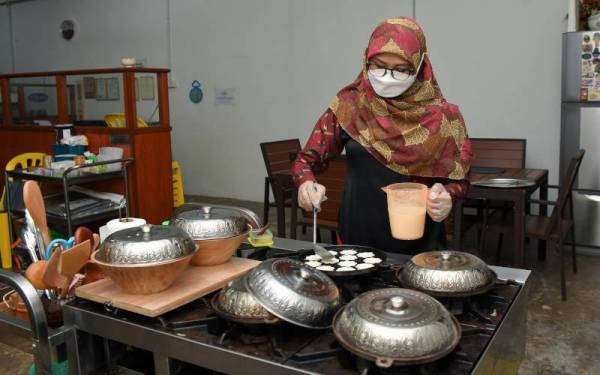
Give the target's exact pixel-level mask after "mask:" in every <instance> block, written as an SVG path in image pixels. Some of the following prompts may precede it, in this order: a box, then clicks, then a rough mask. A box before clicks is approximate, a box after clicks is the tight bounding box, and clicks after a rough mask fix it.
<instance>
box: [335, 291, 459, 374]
mask: <svg viewBox="0 0 600 375" xmlns="http://www.w3.org/2000/svg"><path fill="white" fill-rule="evenodd" d="M333 331H334V333H335V336H336V338H337V339H338V341H339V342H340V343H341V344H342V346H344V347H345V348H346V349H348V350H350V351H352V352H354V353H355V354H358V355H359V356H361V357H363V358H367V359H370V360H374V361H376V364H377V365H378V366H380V367H389V366H391V365H393V364H417V363H425V362H429V361H434V360H436V359H438V358H441V357H443V356H444V355H446V354H448V353H449V352H451V351H452V350H453V349H454V347H455V346H456V345H457V344H458V341H459V339H460V326H459V325H458V322H457V321H456V319H455V318H454V317H453V316H452V315H451V314H450V313H449V312H448V311H447V310H446V308H444V306H443V305H442V304H441V303H440V302H438V301H437V300H436V299H434V298H433V297H430V296H428V295H426V294H424V293H421V292H418V291H415V290H409V289H401V288H386V289H377V290H372V291H369V292H366V293H363V294H361V295H360V296H358V297H357V298H355V299H354V300H352V301H350V303H348V304H347V305H346V306H344V308H343V309H342V310H340V311H339V312H338V313H337V314H336V316H335V318H334V323H333Z"/></svg>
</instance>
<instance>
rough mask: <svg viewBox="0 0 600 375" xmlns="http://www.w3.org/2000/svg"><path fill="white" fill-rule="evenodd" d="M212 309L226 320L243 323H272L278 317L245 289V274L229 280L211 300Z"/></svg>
mask: <svg viewBox="0 0 600 375" xmlns="http://www.w3.org/2000/svg"><path fill="white" fill-rule="evenodd" d="M211 304H212V307H213V310H215V312H216V313H217V314H218V315H220V316H222V317H223V318H225V319H227V320H231V321H234V322H238V323H243V324H273V323H278V322H279V319H278V318H277V317H275V316H274V315H273V314H271V313H269V312H268V311H267V310H266V309H265V308H264V307H262V305H261V304H260V303H258V301H257V300H256V298H254V296H252V294H250V293H248V290H247V289H246V281H245V276H242V277H240V278H238V279H235V280H233V281H230V282H229V283H228V284H227V285H226V286H225V287H224V288H223V289H221V291H220V292H219V293H217V294H215V295H214V296H213V298H212V300H211Z"/></svg>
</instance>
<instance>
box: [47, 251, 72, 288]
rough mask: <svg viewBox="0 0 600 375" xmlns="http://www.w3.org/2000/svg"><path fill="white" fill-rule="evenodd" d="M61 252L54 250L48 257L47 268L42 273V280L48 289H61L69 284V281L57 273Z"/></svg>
mask: <svg viewBox="0 0 600 375" xmlns="http://www.w3.org/2000/svg"><path fill="white" fill-rule="evenodd" d="M61 252H62V250H61V249H60V248H57V249H55V250H54V252H53V253H52V256H50V260H49V261H48V266H47V267H46V272H45V273H44V277H43V279H42V280H43V281H44V283H45V284H46V285H48V287H50V288H54V289H60V288H63V287H64V286H65V285H66V284H67V283H68V282H69V279H67V278H66V277H65V276H63V275H61V274H60V272H58V266H59V263H60V255H61Z"/></svg>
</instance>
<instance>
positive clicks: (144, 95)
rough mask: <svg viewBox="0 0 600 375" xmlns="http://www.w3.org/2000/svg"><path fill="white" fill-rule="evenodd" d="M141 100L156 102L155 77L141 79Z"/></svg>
mask: <svg viewBox="0 0 600 375" xmlns="http://www.w3.org/2000/svg"><path fill="white" fill-rule="evenodd" d="M140 98H141V99H142V100H154V77H152V76H145V77H140Z"/></svg>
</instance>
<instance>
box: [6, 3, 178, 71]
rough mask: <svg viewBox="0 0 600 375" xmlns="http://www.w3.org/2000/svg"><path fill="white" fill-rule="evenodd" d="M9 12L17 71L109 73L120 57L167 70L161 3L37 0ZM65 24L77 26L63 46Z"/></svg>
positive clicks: (22, 4) (164, 7)
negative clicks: (106, 69) (107, 69)
mask: <svg viewBox="0 0 600 375" xmlns="http://www.w3.org/2000/svg"><path fill="white" fill-rule="evenodd" d="M12 7H13V11H12V13H13V29H14V37H15V65H16V70H17V71H21V72H22V71H40V70H56V69H81V68H97V67H113V66H118V65H119V64H120V61H121V58H122V57H125V56H132V57H136V58H146V59H147V62H148V65H149V66H165V65H166V64H167V54H166V53H165V50H166V40H167V33H166V18H165V14H166V3H165V0H126V1H123V0H102V1H97V0H38V1H32V2H24V3H17V4H14V5H13V6H12ZM2 8H5V7H0V9H2ZM65 19H74V20H75V21H76V23H77V24H78V26H79V27H78V29H79V32H77V33H76V36H75V37H74V38H73V40H71V41H68V42H67V41H64V40H63V39H62V38H61V37H60V34H59V25H60V23H61V22H62V21H63V20H65Z"/></svg>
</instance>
